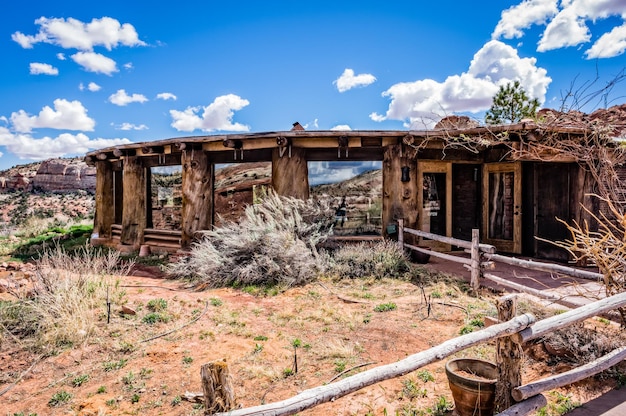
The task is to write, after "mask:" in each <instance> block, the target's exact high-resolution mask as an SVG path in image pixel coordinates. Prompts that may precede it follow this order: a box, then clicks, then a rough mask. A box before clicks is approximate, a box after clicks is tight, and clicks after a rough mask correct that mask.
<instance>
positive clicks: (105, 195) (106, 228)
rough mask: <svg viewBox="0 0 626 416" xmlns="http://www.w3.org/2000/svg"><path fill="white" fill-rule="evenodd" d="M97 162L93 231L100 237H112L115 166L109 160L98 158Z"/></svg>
mask: <svg viewBox="0 0 626 416" xmlns="http://www.w3.org/2000/svg"><path fill="white" fill-rule="evenodd" d="M95 164H96V210H95V211H96V212H95V217H94V221H93V224H94V226H93V232H94V234H98V237H99V238H106V239H109V238H111V225H112V224H113V221H114V220H115V204H114V203H113V167H112V166H111V162H109V161H108V160H97V161H96V162H95Z"/></svg>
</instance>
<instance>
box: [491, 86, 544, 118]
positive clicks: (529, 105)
mask: <svg viewBox="0 0 626 416" xmlns="http://www.w3.org/2000/svg"><path fill="white" fill-rule="evenodd" d="M538 108H539V100H538V99H536V98H533V99H530V97H528V94H526V91H525V90H524V88H522V85H521V84H520V82H519V81H514V82H512V83H511V82H509V83H507V84H506V85H501V86H500V89H499V90H498V93H497V94H496V95H495V96H494V97H493V103H492V104H491V108H490V109H489V111H487V113H486V114H485V122H486V123H487V124H505V123H517V122H519V121H520V120H522V119H523V118H534V117H535V114H536V113H537V109H538Z"/></svg>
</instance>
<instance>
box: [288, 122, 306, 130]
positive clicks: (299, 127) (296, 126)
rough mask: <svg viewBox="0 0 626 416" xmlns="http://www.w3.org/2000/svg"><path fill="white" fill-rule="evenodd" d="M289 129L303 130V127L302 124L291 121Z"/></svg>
mask: <svg viewBox="0 0 626 416" xmlns="http://www.w3.org/2000/svg"><path fill="white" fill-rule="evenodd" d="M291 131H304V127H302V125H301V124H300V123H298V122H297V121H296V122H295V123H293V127H292V128H291Z"/></svg>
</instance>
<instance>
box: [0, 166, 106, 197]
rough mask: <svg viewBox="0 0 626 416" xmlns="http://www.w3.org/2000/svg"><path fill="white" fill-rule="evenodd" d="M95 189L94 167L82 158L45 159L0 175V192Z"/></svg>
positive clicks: (57, 191) (55, 191)
mask: <svg viewBox="0 0 626 416" xmlns="http://www.w3.org/2000/svg"><path fill="white" fill-rule="evenodd" d="M95 190H96V168H95V167H90V166H87V165H86V164H85V162H83V161H82V159H78V158H73V159H49V160H45V161H43V162H37V163H30V164H28V165H20V166H16V167H14V168H11V169H7V170H5V171H2V172H0V191H1V192H12V191H25V192H43V193H48V192H52V193H69V192H76V191H85V192H87V193H90V194H93V193H95Z"/></svg>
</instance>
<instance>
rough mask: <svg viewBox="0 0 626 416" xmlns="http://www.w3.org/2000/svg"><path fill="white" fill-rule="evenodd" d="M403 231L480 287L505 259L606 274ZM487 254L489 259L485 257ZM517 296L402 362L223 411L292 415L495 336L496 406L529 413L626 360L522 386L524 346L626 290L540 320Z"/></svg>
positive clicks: (241, 415) (621, 298)
mask: <svg viewBox="0 0 626 416" xmlns="http://www.w3.org/2000/svg"><path fill="white" fill-rule="evenodd" d="M398 231H399V232H398V235H399V238H398V240H399V244H401V245H402V246H403V247H406V248H409V249H412V250H417V251H420V252H423V253H425V254H429V255H431V256H436V257H439V258H443V259H446V260H450V261H454V262H458V263H462V264H464V265H465V266H466V267H467V268H468V269H470V270H471V271H472V287H474V286H475V288H478V285H479V278H480V276H483V277H485V278H489V277H488V274H487V273H484V274H483V273H482V270H483V269H485V268H491V267H492V262H491V261H492V260H497V261H502V262H506V263H508V264H514V265H516V266H522V267H528V268H532V269H536V270H537V269H538V270H543V271H551V272H558V273H565V274H571V275H573V276H577V277H586V278H593V279H596V280H597V279H598V278H601V277H602V275H600V274H598V273H591V272H585V273H581V272H584V271H581V270H578V269H573V268H568V267H565V266H559V265H550V264H548V263H539V262H535V261H529V260H520V259H511V258H507V257H505V256H500V255H497V254H495V251H496V250H495V247H493V246H491V245H488V244H480V243H479V238H478V237H479V236H478V230H473V232H472V241H471V242H469V241H465V240H459V239H455V238H450V237H444V236H438V235H436V234H431V233H427V232H423V231H419V230H412V229H408V228H404V227H403V226H402V221H400V223H399V230H398ZM404 233H409V234H414V235H417V236H420V237H423V238H429V239H432V240H436V241H440V242H444V243H447V244H451V245H454V246H458V247H462V248H465V249H466V250H468V251H470V253H471V258H470V259H467V258H463V257H459V256H452V255H449V254H446V253H439V252H436V251H431V250H428V249H425V248H422V247H417V246H414V245H410V244H405V243H404ZM483 256H484V257H485V258H486V259H487V260H488V261H486V262H484V261H482V258H483ZM498 279H501V278H498ZM501 280H504V279H501ZM499 283H501V282H499ZM519 286H521V285H519ZM516 299H517V295H507V296H504V297H502V298H500V299H498V301H497V307H498V318H499V320H500V322H501V323H498V324H496V325H493V326H491V327H488V328H485V329H482V330H480V331H477V332H472V333H469V334H467V335H463V336H460V337H457V338H453V339H451V340H448V341H446V342H444V343H442V344H440V345H438V346H436V347H432V348H430V349H428V350H426V351H422V352H419V353H417V354H414V355H411V356H409V357H407V358H404V359H402V360H400V361H397V362H394V363H391V364H387V365H383V366H380V367H376V368H372V369H370V370H367V371H364V372H362V373H359V374H356V375H353V376H350V377H347V378H345V379H343V380H341V381H337V382H334V383H330V384H327V385H323V386H319V387H315V388H312V389H309V390H305V391H303V392H301V393H299V394H298V395H296V396H294V397H291V398H289V399H286V400H283V401H279V402H275V403H269V404H264V405H261V406H255V407H249V408H245V409H236V410H230V411H228V412H226V413H217V414H218V415H223V416H226V415H230V416H248V415H273V416H281V415H292V414H295V413H298V412H300V411H303V410H305V409H309V408H311V407H314V406H317V405H319V404H322V403H326V402H329V401H332V400H335V399H337V398H339V397H343V396H345V395H347V394H349V393H352V392H354V391H357V390H360V389H362V388H364V387H367V386H370V385H373V384H375V383H378V382H381V381H384V380H388V379H392V378H396V377H400V376H402V375H405V374H407V373H410V372H412V371H416V370H418V369H420V368H422V367H424V366H426V365H428V364H430V363H432V362H435V361H440V360H443V359H444V358H446V357H449V356H451V355H452V354H455V353H457V352H459V351H462V350H464V349H466V348H468V347H471V346H473V345H477V344H481V343H485V342H488V341H490V340H494V339H495V340H496V343H497V344H496V365H497V367H498V380H497V382H496V406H497V407H498V408H499V409H506V410H503V411H502V412H501V413H499V414H498V415H497V416H512V415H517V416H523V415H529V414H530V413H532V412H535V411H536V410H537V409H539V408H540V407H542V406H545V405H546V403H547V399H546V398H545V396H544V395H543V394H541V393H542V392H545V391H548V390H552V389H555V388H558V387H562V386H565V385H568V384H571V383H574V382H576V381H579V380H582V379H584V378H586V377H589V376H592V375H594V374H598V373H600V372H602V371H604V370H606V369H608V368H610V367H612V366H614V365H616V364H618V363H619V362H621V361H622V360H624V359H626V347H620V348H617V349H615V350H613V351H611V352H610V353H609V354H607V355H605V356H603V357H601V358H599V359H597V360H595V361H593V362H591V363H588V364H585V365H583V366H581V367H578V368H575V369H573V370H570V371H567V372H564V373H562V374H556V375H553V376H551V377H548V378H545V379H542V380H537V381H533V382H531V383H528V384H525V385H521V374H522V369H521V365H522V361H523V360H522V359H521V354H522V352H521V351H522V345H523V344H524V343H525V342H528V341H531V340H533V339H535V338H538V337H541V336H543V335H545V334H546V333H548V332H552V331H554V330H557V329H560V328H564V327H566V326H569V325H572V324H574V323H577V322H581V321H583V320H585V319H588V318H591V317H593V316H596V315H600V314H603V313H606V312H608V311H612V310H615V309H617V308H622V307H626V292H625V293H620V294H618V295H614V296H611V297H608V298H605V299H602V300H598V301H596V302H592V303H589V304H587V305H585V306H582V307H579V308H576V309H572V310H570V311H568V312H565V313H562V314H559V315H555V316H553V317H550V318H547V319H543V320H541V321H538V322H535V317H534V316H533V315H531V314H523V315H520V316H515V315H516ZM205 400H206V394H205ZM205 406H206V408H207V409H208V408H210V407H209V406H211V404H210V403H208V402H205Z"/></svg>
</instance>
